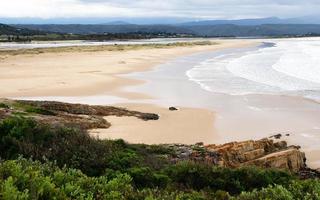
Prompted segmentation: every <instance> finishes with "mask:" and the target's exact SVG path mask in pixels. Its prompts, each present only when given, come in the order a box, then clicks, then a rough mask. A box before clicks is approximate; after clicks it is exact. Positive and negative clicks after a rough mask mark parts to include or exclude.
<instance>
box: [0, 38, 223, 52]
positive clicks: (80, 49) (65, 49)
mask: <svg viewBox="0 0 320 200" xmlns="http://www.w3.org/2000/svg"><path fill="white" fill-rule="evenodd" d="M216 44H217V43H216V42H211V41H194V42H174V43H167V44H134V45H126V44H120V45H118V44H115V45H97V46H70V47H56V48H33V49H16V50H14V51H13V50H1V51H0V56H8V55H21V54H41V53H57V52H60V53H61V52H97V51H129V50H139V49H154V48H159V49H161V48H174V47H192V46H205V45H216Z"/></svg>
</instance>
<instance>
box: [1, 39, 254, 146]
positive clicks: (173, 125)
mask: <svg viewBox="0 0 320 200" xmlns="http://www.w3.org/2000/svg"><path fill="white" fill-rule="evenodd" d="M212 42H213V43H215V44H213V45H201V46H196V45H195V46H184V47H180V46H178V47H170V48H166V47H164V48H141V49H134V50H124V51H108V50H102V51H89V52H87V51H84V52H83V51H81V48H83V47H79V48H80V49H79V50H76V51H72V52H70V51H66V52H63V51H62V52H59V51H56V50H52V49H50V51H48V52H45V50H41V51H44V52H42V53H41V54H35V53H34V52H33V51H32V53H30V54H28V53H25V52H23V53H21V54H18V55H3V54H2V55H1V56H2V59H1V62H0V74H1V75H0V84H1V85H3V86H6V87H1V88H0V96H1V97H5V98H8V97H11V98H24V97H28V98H34V99H37V97H43V96H46V97H50V96H53V100H55V98H54V97H58V96H69V97H75V96H76V97H78V98H81V97H84V96H94V95H108V96H116V97H121V98H125V99H128V100H132V99H151V98H153V97H152V96H151V95H146V94H143V93H138V92H126V91H124V90H121V88H123V87H125V86H133V85H139V84H143V83H144V81H141V80H136V79H131V78H124V77H120V76H119V75H122V74H127V73H130V72H139V71H146V70H150V69H152V68H153V67H154V66H156V65H159V64H161V63H165V62H167V61H169V60H172V59H175V58H177V57H180V56H187V55H189V54H195V53H199V52H207V51H216V50H221V49H227V48H236V47H244V46H250V45H254V44H256V43H255V42H254V41H245V40H221V41H220V40H219V41H212ZM91 48H92V47H91ZM93 48H94V47H93ZM52 51H54V52H52ZM83 103H91V102H86V101H85V102H83ZM100 103H101V104H106V103H103V102H100ZM119 106H122V107H126V108H129V109H133V110H139V111H147V112H152V113H157V114H159V115H160V120H158V121H154V122H144V121H141V120H137V119H135V118H130V117H121V118H118V117H109V118H107V120H108V121H110V122H111V124H112V127H111V128H109V129H101V130H92V131H91V133H92V135H94V136H97V137H99V138H113V139H114V138H123V139H125V140H127V141H129V142H135V143H149V144H153V143H172V142H174V143H179V142H180V143H188V144H191V143H195V142H201V141H204V142H206V143H209V142H213V141H214V139H215V138H216V137H217V136H215V135H214V132H215V131H214V113H213V111H211V110H207V109H198V108H187V107H180V108H179V110H178V111H169V110H168V108H167V107H159V106H156V105H151V104H128V103H127V104H121V105H119ZM195 134H196V136H195Z"/></svg>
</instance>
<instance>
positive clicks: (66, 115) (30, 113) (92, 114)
mask: <svg viewBox="0 0 320 200" xmlns="http://www.w3.org/2000/svg"><path fill="white" fill-rule="evenodd" d="M0 103H2V105H3V106H2V107H0V119H4V118H7V117H9V116H25V117H32V118H34V119H35V120H37V121H38V122H42V123H47V124H51V125H61V124H63V125H66V126H72V127H78V128H81V129H95V128H109V127H110V126H111V124H110V123H109V122H108V121H106V120H105V119H104V117H105V116H119V117H121V116H132V117H137V118H139V119H141V120H146V121H147V120H158V119H159V116H158V115H157V114H153V113H142V112H138V111H131V110H127V109H125V108H117V107H113V106H90V105H84V104H70V103H62V102H54V101H22V100H16V101H14V100H8V99H2V100H1V99H0ZM4 105H6V106H4Z"/></svg>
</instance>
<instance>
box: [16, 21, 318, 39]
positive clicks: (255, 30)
mask: <svg viewBox="0 0 320 200" xmlns="http://www.w3.org/2000/svg"><path fill="white" fill-rule="evenodd" d="M15 26H16V27H18V28H22V29H31V30H35V31H45V32H58V33H72V34H105V33H113V34H114V33H151V34H157V33H159V34H160V33H165V34H188V35H194V36H201V37H258V36H298V35H320V24H313V25H312V24H311V25H309V24H263V25H233V24H221V25H177V26H173V25H133V24H129V25H79V24H74V25H52V24H51V25H50V24H47V25H15Z"/></svg>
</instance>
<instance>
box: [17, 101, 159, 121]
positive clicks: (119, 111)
mask: <svg viewBox="0 0 320 200" xmlns="http://www.w3.org/2000/svg"><path fill="white" fill-rule="evenodd" d="M17 102H19V103H21V104H24V105H30V106H35V107H39V108H42V109H46V110H49V111H56V112H65V113H69V114H74V115H91V116H111V115H112V116H118V117H121V116H133V117H137V118H139V119H142V120H158V119H159V116H158V115H157V114H153V113H142V112H138V111H130V110H127V109H125V108H118V107H113V106H90V105H85V104H70V103H62V102H55V101H21V100H19V101H17Z"/></svg>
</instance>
